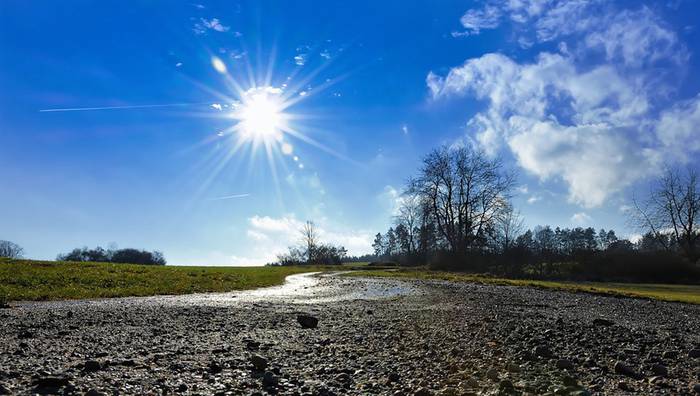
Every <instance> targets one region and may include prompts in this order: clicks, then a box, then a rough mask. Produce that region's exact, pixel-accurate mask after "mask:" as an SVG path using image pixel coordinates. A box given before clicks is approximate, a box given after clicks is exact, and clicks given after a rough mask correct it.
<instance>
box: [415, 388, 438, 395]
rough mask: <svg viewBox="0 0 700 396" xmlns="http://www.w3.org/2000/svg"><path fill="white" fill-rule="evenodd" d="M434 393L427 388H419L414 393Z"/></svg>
mask: <svg viewBox="0 0 700 396" xmlns="http://www.w3.org/2000/svg"><path fill="white" fill-rule="evenodd" d="M432 394H433V393H432V392H431V391H429V390H428V389H425V388H418V389H417V390H416V391H415V392H414V393H413V396H431V395H432Z"/></svg>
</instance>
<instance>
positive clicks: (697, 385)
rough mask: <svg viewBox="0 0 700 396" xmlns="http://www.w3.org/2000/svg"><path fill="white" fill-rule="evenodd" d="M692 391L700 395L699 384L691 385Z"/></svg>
mask: <svg viewBox="0 0 700 396" xmlns="http://www.w3.org/2000/svg"><path fill="white" fill-rule="evenodd" d="M693 391H695V393H697V394H698V395H700V384H695V385H693Z"/></svg>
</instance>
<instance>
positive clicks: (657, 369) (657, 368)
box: [651, 363, 668, 377]
mask: <svg viewBox="0 0 700 396" xmlns="http://www.w3.org/2000/svg"><path fill="white" fill-rule="evenodd" d="M651 372H652V373H654V375H658V376H661V377H668V368H667V367H666V366H664V365H663V364H659V363H656V364H654V365H652V366H651Z"/></svg>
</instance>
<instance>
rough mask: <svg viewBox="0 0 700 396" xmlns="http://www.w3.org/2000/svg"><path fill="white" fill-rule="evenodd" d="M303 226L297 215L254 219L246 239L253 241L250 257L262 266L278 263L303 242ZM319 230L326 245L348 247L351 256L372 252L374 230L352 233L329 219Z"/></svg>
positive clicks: (324, 221) (249, 225) (317, 226)
mask: <svg viewBox="0 0 700 396" xmlns="http://www.w3.org/2000/svg"><path fill="white" fill-rule="evenodd" d="M303 227H304V221H302V220H300V219H298V218H297V217H296V216H295V215H294V214H287V215H284V216H281V217H271V216H257V215H256V216H252V217H250V218H249V219H248V227H247V230H246V236H247V238H248V239H249V240H250V241H251V246H252V252H250V254H248V255H247V256H249V257H255V260H257V262H258V263H259V262H265V263H267V262H273V261H275V259H276V257H277V254H279V253H283V252H285V251H286V250H287V248H288V247H289V246H294V245H298V244H299V243H300V242H301V230H302V228H303ZM316 228H317V232H318V236H319V239H320V240H321V241H322V242H324V243H332V244H338V245H342V246H345V248H346V249H347V250H348V254H350V255H362V254H366V253H368V252H370V251H371V250H372V238H373V234H372V232H370V231H363V230H351V229H348V228H346V227H343V226H339V225H334V224H329V222H328V221H327V220H326V219H322V220H321V221H319V222H318V223H316ZM248 260H249V259H248ZM255 260H249V261H251V262H253V261H255Z"/></svg>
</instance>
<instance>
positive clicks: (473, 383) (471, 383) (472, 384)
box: [465, 377, 479, 388]
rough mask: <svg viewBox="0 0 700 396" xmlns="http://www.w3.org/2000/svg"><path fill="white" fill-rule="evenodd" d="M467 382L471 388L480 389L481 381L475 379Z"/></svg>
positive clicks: (468, 379)
mask: <svg viewBox="0 0 700 396" xmlns="http://www.w3.org/2000/svg"><path fill="white" fill-rule="evenodd" d="M465 382H466V384H467V386H468V387H470V388H478V387H479V381H478V380H477V379H476V378H474V377H471V378H467V380H466V381H465Z"/></svg>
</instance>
